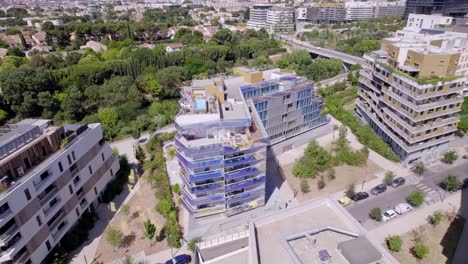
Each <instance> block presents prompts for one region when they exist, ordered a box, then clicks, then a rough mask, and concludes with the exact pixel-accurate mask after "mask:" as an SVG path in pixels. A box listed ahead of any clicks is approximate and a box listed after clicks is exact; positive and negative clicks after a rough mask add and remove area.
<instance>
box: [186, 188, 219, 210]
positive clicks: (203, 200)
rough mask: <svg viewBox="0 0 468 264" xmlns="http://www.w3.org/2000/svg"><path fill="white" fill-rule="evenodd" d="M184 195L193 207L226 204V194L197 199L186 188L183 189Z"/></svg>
mask: <svg viewBox="0 0 468 264" xmlns="http://www.w3.org/2000/svg"><path fill="white" fill-rule="evenodd" d="M182 193H183V194H184V197H185V199H187V200H188V202H189V204H190V205H192V206H200V205H204V204H212V203H220V202H224V193H222V194H214V195H210V196H203V197H199V198H196V197H194V196H192V195H191V194H190V193H189V192H188V191H187V190H186V188H182Z"/></svg>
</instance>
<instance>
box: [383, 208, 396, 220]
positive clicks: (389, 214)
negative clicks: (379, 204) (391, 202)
mask: <svg viewBox="0 0 468 264" xmlns="http://www.w3.org/2000/svg"><path fill="white" fill-rule="evenodd" d="M396 216H397V213H396V212H395V210H392V209H390V210H387V211H385V212H384V213H383V214H382V221H384V222H387V221H389V220H391V219H393V218H395V217H396Z"/></svg>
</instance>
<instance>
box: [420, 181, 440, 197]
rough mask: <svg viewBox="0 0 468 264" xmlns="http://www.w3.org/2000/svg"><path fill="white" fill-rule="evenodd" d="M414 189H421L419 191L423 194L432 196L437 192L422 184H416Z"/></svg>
mask: <svg viewBox="0 0 468 264" xmlns="http://www.w3.org/2000/svg"><path fill="white" fill-rule="evenodd" d="M416 188H418V189H421V191H423V192H425V193H426V194H428V195H433V194H435V193H436V192H437V191H436V190H434V189H432V188H431V187H429V186H427V185H425V184H424V183H418V184H416Z"/></svg>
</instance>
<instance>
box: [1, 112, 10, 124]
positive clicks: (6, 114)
mask: <svg viewBox="0 0 468 264" xmlns="http://www.w3.org/2000/svg"><path fill="white" fill-rule="evenodd" d="M7 118H8V112H7V111H5V110H3V109H0V123H4V122H5V120H6V119H7Z"/></svg>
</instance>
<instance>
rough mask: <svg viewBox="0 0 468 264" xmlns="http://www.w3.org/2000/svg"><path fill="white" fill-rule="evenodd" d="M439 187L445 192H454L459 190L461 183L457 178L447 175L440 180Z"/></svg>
mask: <svg viewBox="0 0 468 264" xmlns="http://www.w3.org/2000/svg"><path fill="white" fill-rule="evenodd" d="M440 186H441V187H442V188H443V189H444V190H446V191H449V192H455V191H458V190H460V189H461V187H462V186H463V183H462V182H461V181H460V180H459V179H458V177H457V176H453V175H448V176H447V177H445V178H444V179H443V180H442V182H441V183H440Z"/></svg>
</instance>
